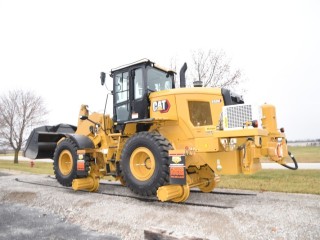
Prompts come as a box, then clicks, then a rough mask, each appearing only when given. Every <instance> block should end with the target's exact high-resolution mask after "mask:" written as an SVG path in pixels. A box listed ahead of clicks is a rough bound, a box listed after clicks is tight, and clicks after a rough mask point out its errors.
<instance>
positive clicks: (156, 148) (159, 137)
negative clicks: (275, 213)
mask: <svg viewBox="0 0 320 240" xmlns="http://www.w3.org/2000/svg"><path fill="white" fill-rule="evenodd" d="M141 66H142V70H141V71H140V72H139V71H137V70H136V69H137V68H139V67H141ZM126 69H129V70H128V71H127V70H126ZM149 70H152V71H153V72H152V74H153V75H152V74H151V73H150V76H149V75H148V74H149ZM143 71H145V72H143ZM128 72H129V74H128ZM159 73H160V75H159ZM161 74H162V75H161ZM170 74H172V72H170V71H167V70H163V69H162V68H159V67H157V66H156V65H153V64H152V63H151V62H143V64H142V65H141V64H140V65H134V66H131V67H130V66H129V67H127V68H125V71H122V70H121V69H120V70H114V72H113V73H112V74H111V75H112V76H113V77H114V88H116V90H115V92H114V93H113V94H114V102H115V103H114V114H116V115H118V116H113V117H112V118H111V117H110V115H104V114H100V113H91V114H90V113H89V111H88V108H87V106H86V105H82V106H81V108H80V112H79V120H78V126H77V128H76V131H75V133H70V134H69V133H61V134H60V133H55V134H52V133H50V134H49V135H48V134H47V133H42V135H41V134H40V133H38V134H39V139H40V138H41V136H45V137H46V139H48V138H49V137H51V138H52V139H53V140H54V142H55V143H56V148H55V149H54V153H53V151H51V152H45V153H47V154H43V153H42V154H40V152H37V154H38V156H40V155H42V156H44V155H46V156H49V153H52V156H53V157H52V158H53V159H54V170H55V174H56V177H57V179H58V181H59V182H60V183H61V184H63V185H65V186H70V185H72V187H73V189H74V190H81V189H83V190H88V191H96V190H97V189H98V188H99V180H100V179H101V178H104V177H107V176H108V177H109V179H110V178H112V179H114V180H118V181H120V182H121V183H122V184H123V185H126V186H128V187H129V188H130V189H131V190H132V191H133V192H135V193H137V194H140V195H143V196H150V195H157V196H158V199H159V200H160V201H174V202H183V201H185V200H187V198H188V197H189V194H190V188H194V187H196V188H198V189H200V191H202V192H211V191H212V190H213V189H214V188H215V187H216V186H217V184H218V182H219V181H220V177H219V175H226V174H241V173H243V174H252V173H255V172H256V171H258V170H260V169H261V162H260V160H261V159H262V158H269V159H270V160H272V161H274V162H277V163H279V164H285V158H286V157H288V149H287V145H286V138H285V134H284V133H283V131H280V130H279V129H278V127H277V119H276V110H275V107H274V106H272V105H268V104H264V105H262V106H260V107H259V110H258V112H259V117H258V119H246V120H241V119H243V118H242V117H243V115H245V114H246V113H247V112H248V109H249V110H250V111H251V110H253V106H251V105H245V104H242V103H243V102H241V101H240V100H239V99H238V100H237V97H236V96H231V95H230V93H229V92H227V93H228V94H227V93H226V91H225V90H223V89H220V88H204V87H192V88H179V89H175V88H174V85H172V86H173V87H172V86H171V88H169V89H166V87H165V85H164V84H163V87H162V89H160V90H159V89H158V88H160V87H161V84H162V82H161V81H167V79H168V76H169V75H170ZM128 76H129V77H128ZM139 76H140V78H139V79H138V77H139ZM146 76H148V77H149V79H148V78H147V79H146V80H144V81H142V80H141V79H143V78H145V77H146ZM159 76H160V77H159ZM142 77H143V78H142ZM157 77H159V79H160V78H161V77H162V78H161V79H162V80H161V81H159V82H157V84H158V85H157V86H154V88H153V89H151V90H150V89H149V88H150V87H149V83H150V82H149V80H150V79H157ZM130 81H131V82H130ZM152 81H153V80H152ZM147 84H148V85H147ZM166 84H167V83H166ZM172 84H173V83H172ZM150 85H151V84H150ZM130 87H131V88H134V90H132V91H129V90H128V89H130ZM143 89H145V90H148V92H146V94H145V95H143V92H142V91H143ZM117 91H118V92H117ZM143 96H145V98H144V97H143ZM230 96H231V97H230ZM228 97H229V98H228ZM121 99H124V100H123V101H122V100H121ZM130 99H131V100H130ZM228 99H235V100H234V101H233V100H228ZM129 103H130V104H129ZM135 104H136V105H135ZM143 104H147V105H145V109H144V108H143V107H142V108H141V106H140V105H143ZM135 109H137V110H135ZM124 114H127V115H124ZM139 114H140V115H139ZM123 116H125V117H127V118H128V119H129V120H127V121H122V120H121V119H122V118H124V117H123ZM141 116H142V117H141ZM117 119H118V120H117ZM238 119H240V120H239V121H240V125H239V124H238V125H237V126H233V125H232V124H233V122H235V120H238ZM35 136H36V137H37V135H35ZM52 136H54V137H52ZM33 137H34V136H33ZM43 138H44V137H43ZM39 141H40V140H39ZM46 141H47V140H46ZM42 145H43V144H42ZM50 146H52V144H51V145H50ZM32 147H34V146H32V145H31V149H32ZM39 149H40V144H39ZM46 149H48V147H47V148H46ZM30 152H31V153H34V152H35V151H33V152H32V151H30ZM35 155H36V154H35Z"/></svg>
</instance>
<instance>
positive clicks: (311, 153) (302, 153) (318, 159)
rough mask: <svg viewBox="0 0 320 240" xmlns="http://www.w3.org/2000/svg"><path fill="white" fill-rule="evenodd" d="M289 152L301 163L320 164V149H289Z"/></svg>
mask: <svg viewBox="0 0 320 240" xmlns="http://www.w3.org/2000/svg"><path fill="white" fill-rule="evenodd" d="M289 151H290V152H291V153H292V154H293V155H294V156H295V158H296V159H297V161H298V162H301V163H308V162H309V163H320V147H289Z"/></svg>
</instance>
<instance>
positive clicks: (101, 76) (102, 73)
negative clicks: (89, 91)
mask: <svg viewBox="0 0 320 240" xmlns="http://www.w3.org/2000/svg"><path fill="white" fill-rule="evenodd" d="M100 79H101V85H102V86H103V85H104V83H105V81H106V73H105V72H101V73H100Z"/></svg>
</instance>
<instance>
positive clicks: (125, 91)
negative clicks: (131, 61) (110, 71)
mask: <svg viewBox="0 0 320 240" xmlns="http://www.w3.org/2000/svg"><path fill="white" fill-rule="evenodd" d="M113 89H114V98H113V101H114V110H113V111H114V121H116V122H118V123H119V122H120V123H121V122H125V121H128V120H129V116H130V96H129V72H128V71H124V72H118V73H116V74H115V76H114V88H113Z"/></svg>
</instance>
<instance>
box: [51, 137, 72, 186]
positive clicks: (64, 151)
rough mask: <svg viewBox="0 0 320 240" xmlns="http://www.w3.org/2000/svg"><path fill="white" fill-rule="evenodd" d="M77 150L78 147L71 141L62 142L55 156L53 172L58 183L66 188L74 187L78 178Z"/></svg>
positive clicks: (67, 139)
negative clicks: (73, 184)
mask: <svg viewBox="0 0 320 240" xmlns="http://www.w3.org/2000/svg"><path fill="white" fill-rule="evenodd" d="M77 150H78V147H77V145H76V144H75V142H73V141H72V140H71V139H69V138H66V139H64V140H62V141H61V142H60V143H59V144H58V146H57V147H56V149H55V151H54V154H53V170H54V174H55V176H56V179H57V181H58V182H59V183H60V184H61V185H63V186H66V187H70V186H71V185H72V181H73V179H75V178H77Z"/></svg>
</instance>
